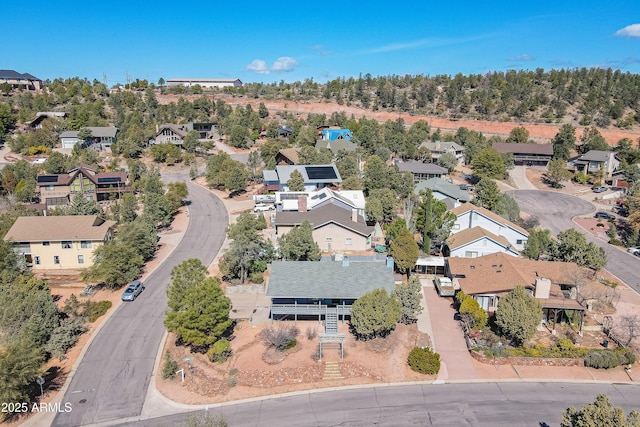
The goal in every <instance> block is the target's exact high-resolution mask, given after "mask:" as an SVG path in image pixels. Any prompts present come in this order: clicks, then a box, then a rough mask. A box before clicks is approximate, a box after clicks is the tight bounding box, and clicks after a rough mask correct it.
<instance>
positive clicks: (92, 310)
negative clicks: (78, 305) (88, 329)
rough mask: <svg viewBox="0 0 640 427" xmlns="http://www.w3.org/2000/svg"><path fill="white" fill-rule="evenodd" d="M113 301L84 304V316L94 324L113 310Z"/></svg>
mask: <svg viewBox="0 0 640 427" xmlns="http://www.w3.org/2000/svg"><path fill="white" fill-rule="evenodd" d="M111 305H112V304H111V301H89V300H87V301H86V302H85V303H84V304H83V310H82V315H83V316H84V317H86V318H88V319H89V322H91V323H93V322H95V321H96V320H98V318H99V317H100V316H102V315H104V314H105V313H106V312H107V311H108V310H109V309H110V308H111Z"/></svg>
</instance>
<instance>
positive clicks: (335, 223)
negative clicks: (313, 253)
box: [275, 204, 374, 252]
mask: <svg viewBox="0 0 640 427" xmlns="http://www.w3.org/2000/svg"><path fill="white" fill-rule="evenodd" d="M302 209H303V210H302V211H298V212H276V219H275V227H276V236H277V237H278V239H279V238H281V237H282V236H284V235H285V234H287V233H288V232H289V231H291V230H293V229H294V228H296V227H298V226H300V225H301V224H302V223H303V222H305V221H308V222H309V223H310V224H311V226H312V227H313V233H312V234H313V240H314V241H315V242H316V243H317V244H318V246H319V247H320V249H321V250H322V251H324V252H333V251H341V252H353V251H367V250H370V249H371V235H372V234H373V231H374V227H373V226H371V225H367V222H366V221H365V219H364V217H363V216H362V215H359V214H358V210H357V209H351V210H348V209H344V208H342V207H340V206H338V205H336V204H326V205H323V206H320V207H318V208H316V209H313V210H310V211H305V210H304V208H302Z"/></svg>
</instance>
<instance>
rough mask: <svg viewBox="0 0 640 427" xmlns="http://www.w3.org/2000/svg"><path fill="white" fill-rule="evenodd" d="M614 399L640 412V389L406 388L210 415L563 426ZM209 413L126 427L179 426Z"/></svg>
mask: <svg viewBox="0 0 640 427" xmlns="http://www.w3.org/2000/svg"><path fill="white" fill-rule="evenodd" d="M598 393H605V394H607V395H608V396H609V397H610V398H611V400H612V401H613V403H614V404H615V405H616V406H621V407H622V408H623V409H624V410H625V412H626V413H628V412H629V411H631V410H632V409H636V410H640V386H637V385H624V384H584V383H582V384H580V383H528V382H510V383H472V384H439V385H431V384H425V385H400V386H392V387H386V386H381V387H373V388H364V389H351V390H330V391H324V392H321V393H309V394H301V395H298V396H292V397H281V398H274V399H266V400H259V401H256V402H251V403H243V404H233V405H229V406H225V407H221V408H215V409H213V408H212V409H209V410H208V411H207V413H209V414H211V415H213V414H222V415H223V416H224V418H225V420H226V421H227V422H228V424H229V425H230V426H233V427H245V426H280V427H285V426H396V427H397V426H455V427H459V426H491V427H496V426H523V427H526V426H531V427H545V426H557V425H559V424H560V421H561V419H562V412H563V411H564V410H565V409H566V408H568V407H569V406H574V407H576V408H579V407H582V406H583V405H585V404H587V403H590V402H592V401H593V400H595V397H596V395H597V394H598ZM204 414H205V411H204V410H200V411H197V412H191V413H183V414H179V415H172V416H167V417H160V418H153V419H148V420H144V421H137V422H129V423H124V424H119V425H121V426H133V427H143V426H153V427H158V426H176V425H179V424H180V423H182V422H184V421H185V420H186V419H187V418H188V417H190V416H194V415H200V416H202V415H204Z"/></svg>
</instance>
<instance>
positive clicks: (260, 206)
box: [253, 203, 276, 212]
mask: <svg viewBox="0 0 640 427" xmlns="http://www.w3.org/2000/svg"><path fill="white" fill-rule="evenodd" d="M275 208H276V207H275V205H272V204H271V203H257V204H256V205H255V206H254V207H253V211H254V212H266V211H272V210H274V209H275Z"/></svg>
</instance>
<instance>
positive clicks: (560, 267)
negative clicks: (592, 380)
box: [447, 253, 592, 324]
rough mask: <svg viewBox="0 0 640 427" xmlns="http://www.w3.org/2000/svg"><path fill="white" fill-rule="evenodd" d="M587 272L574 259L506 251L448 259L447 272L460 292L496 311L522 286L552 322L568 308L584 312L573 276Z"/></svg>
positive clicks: (568, 309) (587, 272) (491, 310)
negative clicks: (518, 255) (539, 257)
mask: <svg viewBox="0 0 640 427" xmlns="http://www.w3.org/2000/svg"><path fill="white" fill-rule="evenodd" d="M589 274H590V273H589V271H588V269H585V268H582V267H579V266H578V265H577V264H575V263H571V262H555V261H536V260H530V259H523V258H516V257H512V256H509V255H507V254H505V253H495V254H491V255H485V256H482V257H479V258H449V259H448V260H447V275H448V276H449V277H451V278H452V279H457V281H458V283H459V284H460V288H461V290H462V292H464V293H465V294H467V295H471V296H472V297H473V298H474V299H475V300H476V301H478V303H479V304H480V306H481V307H482V308H483V309H484V310H486V311H488V312H494V311H496V310H497V309H498V307H499V300H500V298H501V297H502V296H504V295H505V294H506V293H508V292H511V291H512V290H513V289H514V288H515V287H516V286H522V287H524V288H525V289H526V290H527V291H529V293H530V294H531V295H533V296H535V297H536V298H538V299H539V300H540V303H541V304H542V307H543V320H545V321H546V320H554V324H555V323H557V322H558V321H559V320H562V317H563V316H564V315H565V313H566V312H567V311H574V312H578V313H579V314H580V315H581V316H582V315H584V310H585V308H584V307H583V306H582V305H581V304H580V303H579V302H578V300H577V296H578V295H577V290H576V277H580V276H582V277H588V276H589ZM591 275H592V274H591Z"/></svg>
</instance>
